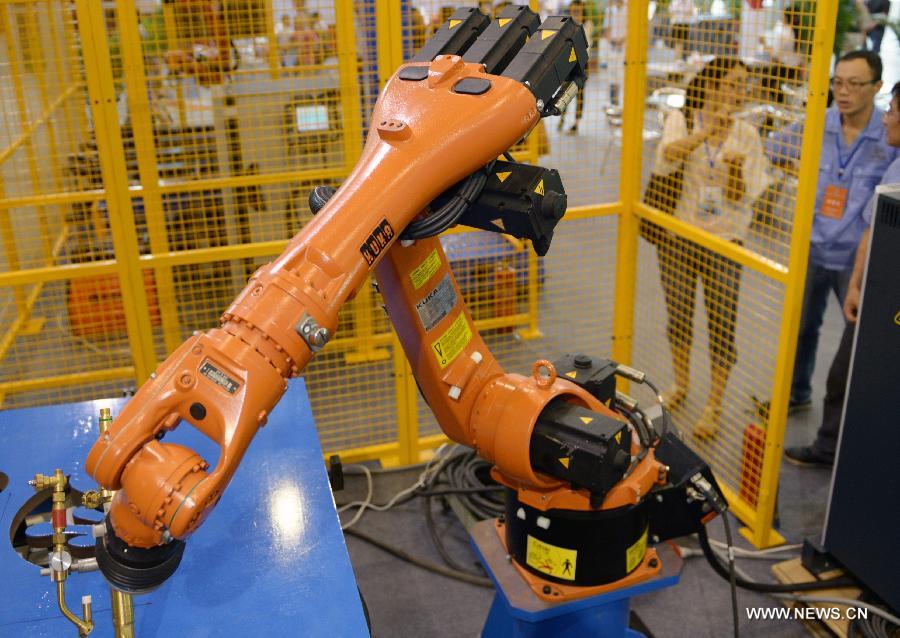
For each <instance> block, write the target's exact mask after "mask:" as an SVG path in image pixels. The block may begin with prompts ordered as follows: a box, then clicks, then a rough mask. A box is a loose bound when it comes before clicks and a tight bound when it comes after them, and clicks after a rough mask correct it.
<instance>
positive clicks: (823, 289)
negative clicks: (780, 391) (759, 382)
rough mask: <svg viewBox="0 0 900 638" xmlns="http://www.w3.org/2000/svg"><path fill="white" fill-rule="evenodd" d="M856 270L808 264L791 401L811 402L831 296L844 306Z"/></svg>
mask: <svg viewBox="0 0 900 638" xmlns="http://www.w3.org/2000/svg"><path fill="white" fill-rule="evenodd" d="M852 272H853V270H852V268H851V269H848V270H829V269H827V268H825V267H823V266H819V265H817V264H814V263H813V262H811V261H810V262H809V267H808V268H807V271H806V286H805V289H804V292H803V311H802V314H801V316H800V332H799V334H798V335H797V358H796V360H795V361H794V382H793V384H792V385H791V401H792V402H794V403H806V402H807V401H810V400H811V399H812V386H811V385H810V384H811V382H812V376H813V370H815V367H816V349H817V348H818V346H819V329H820V328H821V327H822V320H823V319H824V317H825V308H827V307H828V293H829V291H834V294H835V295H837V298H838V302H839V303H840V304H841V306H843V305H844V297H845V296H846V295H847V286H848V284H849V283H850V275H851V274H852Z"/></svg>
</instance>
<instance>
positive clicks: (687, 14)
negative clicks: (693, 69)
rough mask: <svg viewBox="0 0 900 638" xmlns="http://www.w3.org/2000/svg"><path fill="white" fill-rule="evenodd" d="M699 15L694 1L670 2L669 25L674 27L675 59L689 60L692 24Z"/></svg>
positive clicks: (673, 0)
mask: <svg viewBox="0 0 900 638" xmlns="http://www.w3.org/2000/svg"><path fill="white" fill-rule="evenodd" d="M696 15H697V7H696V6H695V5H694V2H693V0H671V2H669V25H670V26H671V27H672V48H674V49H675V59H676V60H684V59H686V58H687V56H688V53H690V51H688V48H689V42H690V38H691V23H692V22H693V21H694V17H695V16H696Z"/></svg>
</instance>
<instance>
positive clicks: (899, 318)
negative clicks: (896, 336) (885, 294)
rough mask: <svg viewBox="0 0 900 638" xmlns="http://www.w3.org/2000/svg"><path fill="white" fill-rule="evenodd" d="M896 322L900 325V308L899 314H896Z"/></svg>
mask: <svg viewBox="0 0 900 638" xmlns="http://www.w3.org/2000/svg"><path fill="white" fill-rule="evenodd" d="M894 323H895V324H897V325H898V326H900V310H898V311H897V314H895V315H894Z"/></svg>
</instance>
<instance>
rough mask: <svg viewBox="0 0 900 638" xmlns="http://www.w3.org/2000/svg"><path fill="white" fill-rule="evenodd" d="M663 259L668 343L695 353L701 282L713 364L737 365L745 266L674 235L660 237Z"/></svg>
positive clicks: (660, 257) (661, 273)
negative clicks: (736, 338) (694, 341)
mask: <svg viewBox="0 0 900 638" xmlns="http://www.w3.org/2000/svg"><path fill="white" fill-rule="evenodd" d="M658 255H659V271H660V279H661V281H662V288H663V293H664V294H665V298H666V311H667V315H668V321H667V324H666V334H667V336H668V338H669V342H670V343H671V344H672V345H673V346H678V347H681V348H684V349H690V347H691V344H692V343H693V337H694V309H695V306H696V297H697V279H698V278H699V279H700V282H701V283H702V285H703V303H704V305H705V306H706V316H707V317H708V318H709V354H710V360H711V361H712V363H713V365H716V366H718V367H720V368H723V369H725V370H726V371H730V370H731V368H733V367H734V364H735V362H736V361H737V347H736V346H735V326H736V325H737V307H738V293H739V292H740V287H741V272H742V270H743V268H742V266H741V265H740V264H739V263H737V262H734V261H732V260H730V259H728V258H727V257H723V256H722V255H719V254H716V253H714V252H712V251H710V250H709V249H707V248H704V247H703V246H700V245H698V244H695V243H694V242H692V241H690V240H688V239H682V238H681V237H675V236H672V235H664V236H663V237H661V238H660V240H659V244H658Z"/></svg>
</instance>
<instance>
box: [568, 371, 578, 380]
mask: <svg viewBox="0 0 900 638" xmlns="http://www.w3.org/2000/svg"><path fill="white" fill-rule="evenodd" d="M566 376H567V377H569V378H570V379H574V378H575V377H577V376H578V373H577V372H575V371H574V370H572V371H571V372H566Z"/></svg>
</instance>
